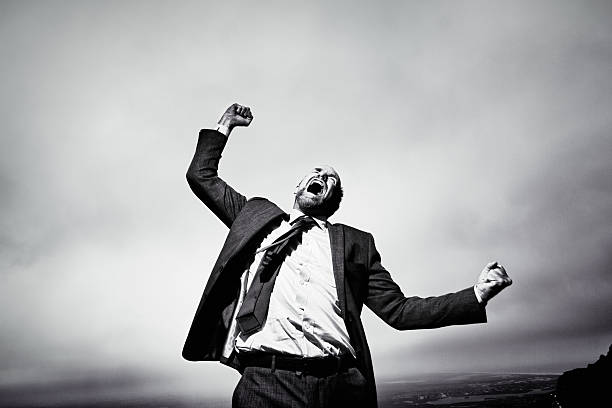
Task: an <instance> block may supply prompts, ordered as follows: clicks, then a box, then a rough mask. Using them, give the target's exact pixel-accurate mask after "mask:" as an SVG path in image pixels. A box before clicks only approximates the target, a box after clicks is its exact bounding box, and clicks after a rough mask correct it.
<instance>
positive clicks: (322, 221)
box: [289, 208, 329, 229]
mask: <svg viewBox="0 0 612 408" xmlns="http://www.w3.org/2000/svg"><path fill="white" fill-rule="evenodd" d="M303 215H305V214H304V213H303V212H301V211H300V210H298V209H297V208H293V209H291V212H290V213H289V222H290V223H292V222H293V221H295V220H296V219H297V218H298V217H301V216H303ZM312 219H313V220H315V222H316V223H317V225H318V226H319V228H321V229H325V228H327V225H328V224H329V223H328V222H327V217H320V218H317V217H312Z"/></svg>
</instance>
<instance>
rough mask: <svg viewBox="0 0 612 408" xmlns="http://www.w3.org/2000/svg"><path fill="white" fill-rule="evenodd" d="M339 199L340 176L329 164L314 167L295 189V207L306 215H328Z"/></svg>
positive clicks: (340, 194) (340, 189)
mask: <svg viewBox="0 0 612 408" xmlns="http://www.w3.org/2000/svg"><path fill="white" fill-rule="evenodd" d="M341 199H342V186H341V185H340V176H339V175H338V173H337V172H336V170H334V169H333V167H331V166H320V167H315V168H314V169H312V171H311V172H310V173H308V174H307V175H306V176H305V177H304V178H303V179H302V181H300V183H299V184H298V186H297V188H296V190H295V207H296V208H298V209H299V210H300V211H302V212H303V213H304V214H306V215H313V216H316V215H319V216H325V217H329V216H330V215H332V214H333V213H334V212H335V211H336V210H337V209H338V207H339V205H340V200H341Z"/></svg>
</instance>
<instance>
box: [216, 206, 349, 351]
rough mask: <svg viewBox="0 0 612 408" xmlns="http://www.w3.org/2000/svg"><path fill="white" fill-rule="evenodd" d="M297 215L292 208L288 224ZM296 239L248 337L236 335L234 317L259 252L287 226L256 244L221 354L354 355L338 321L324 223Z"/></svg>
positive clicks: (252, 274) (249, 281) (338, 315)
mask: <svg viewBox="0 0 612 408" xmlns="http://www.w3.org/2000/svg"><path fill="white" fill-rule="evenodd" d="M301 215H303V214H302V213H301V212H300V211H299V210H297V209H293V210H292V211H291V214H290V220H289V221H290V222H291V221H293V220H295V219H296V218H297V217H299V216H301ZM315 221H316V222H317V225H316V226H314V227H313V228H311V229H309V230H308V231H306V232H304V234H303V235H302V243H301V244H300V245H299V246H298V247H297V248H296V249H295V250H294V251H293V252H292V253H291V254H290V255H289V256H287V257H286V258H285V260H284V261H283V264H282V265H281V268H280V271H279V273H278V276H277V277H276V282H275V283H274V288H273V290H272V294H271V296H270V307H269V310H268V316H267V318H266V321H265V323H264V326H263V327H262V329H261V330H259V331H258V332H256V333H254V334H251V335H250V336H244V335H241V334H240V333H239V329H238V327H237V325H236V315H237V314H238V310H239V309H240V306H241V305H242V301H243V299H244V296H245V294H246V292H247V291H248V288H249V287H250V285H251V282H252V281H253V278H254V276H255V273H256V271H257V268H258V267H259V263H260V262H261V258H262V257H263V254H264V253H265V250H264V249H265V247H266V246H268V245H270V244H271V243H273V242H274V240H275V239H276V238H278V237H279V236H280V235H282V234H283V233H285V232H286V231H288V230H289V228H290V227H291V225H290V222H285V221H284V222H283V223H282V224H281V225H280V226H279V227H278V228H276V229H275V230H274V231H272V232H271V233H270V234H269V235H268V236H267V237H266V238H265V239H264V240H263V242H262V243H261V245H260V246H259V248H258V250H257V253H256V255H255V259H254V260H253V263H251V265H250V266H249V268H248V269H247V270H246V271H245V272H244V273H243V275H242V278H241V284H242V291H241V293H240V297H239V299H238V304H237V306H236V311H235V312H234V316H233V319H232V323H231V326H230V330H229V334H228V338H227V340H226V343H225V347H224V351H223V355H224V356H225V357H229V355H230V353H231V352H232V350H233V349H234V348H235V349H236V350H238V352H248V351H255V350H258V351H266V352H275V353H286V354H291V355H296V356H303V357H321V356H327V355H334V356H337V355H340V354H346V353H350V354H352V355H353V356H355V350H354V349H353V347H352V346H351V343H350V339H349V335H348V331H347V330H346V325H345V324H344V320H343V319H342V317H341V316H340V306H339V303H338V294H337V292H336V281H335V278H334V272H333V267H332V258H331V245H330V241H329V233H328V226H327V221H323V220H319V219H316V218H315Z"/></svg>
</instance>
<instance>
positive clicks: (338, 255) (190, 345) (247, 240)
mask: <svg viewBox="0 0 612 408" xmlns="http://www.w3.org/2000/svg"><path fill="white" fill-rule="evenodd" d="M226 141H227V138H226V137H225V136H224V135H223V134H221V133H219V132H217V131H213V130H202V131H201V132H200V135H199V139H198V144H197V147H196V152H195V155H194V158H193V160H192V162H191V165H190V166H189V169H188V171H187V180H188V183H189V185H190V187H191V189H192V190H193V192H194V193H195V194H196V195H197V196H198V197H199V198H200V200H202V202H203V203H204V204H206V206H207V207H208V208H209V209H210V210H212V212H213V213H214V214H215V215H217V217H219V218H220V219H221V221H222V222H223V223H224V224H225V225H226V226H227V227H229V234H228V235H227V238H226V240H225V244H224V245H223V248H222V249H221V253H220V254H219V257H218V258H217V261H216V262H215V265H214V267H213V269H212V272H211V274H210V277H209V279H208V282H207V284H206V287H205V288H204V293H203V295H202V298H201V300H200V303H199V305H198V308H197V311H196V314H195V317H194V319H193V323H192V325H191V329H190V330H189V334H188V336H187V340H186V342H185V347H184V348H183V357H184V358H185V359H187V360H190V361H201V360H217V361H221V362H222V363H224V364H227V365H230V366H232V367H234V368H236V369H238V370H240V369H241V367H240V365H239V363H238V362H237V360H236V359H235V358H234V357H235V353H234V354H232V356H230V358H229V359H225V358H223V357H222V351H223V346H224V343H225V341H226V338H227V335H228V331H229V327H230V323H231V318H232V316H233V312H234V310H235V308H236V304H237V300H238V295H239V293H240V276H241V275H242V273H243V272H244V270H245V269H246V268H247V267H248V265H250V263H251V262H252V260H253V256H254V252H255V250H256V249H257V247H258V246H259V244H260V243H261V242H262V240H263V238H264V237H265V236H266V235H268V233H269V232H270V231H271V230H273V229H274V228H276V227H278V226H279V225H280V223H281V221H282V220H283V219H288V215H287V214H286V213H284V212H283V211H282V210H281V209H280V208H279V207H277V206H276V205H275V204H274V203H272V202H270V201H268V200H266V199H265V198H259V197H255V198H252V199H250V200H247V199H246V198H245V197H244V196H243V195H241V194H240V193H238V192H236V191H235V190H234V189H233V188H232V187H230V186H229V185H228V184H227V183H225V182H224V181H223V180H222V179H221V178H219V176H218V174H217V169H218V164H219V159H220V158H221V153H222V151H223V148H224V147H225V143H226ZM329 236H330V243H331V251H332V263H333V271H334V277H335V281H336V288H337V291H338V300H339V304H340V310H341V315H342V318H343V319H344V322H345V324H346V328H347V331H348V334H349V336H350V339H351V344H352V346H353V348H354V349H355V352H356V354H357V361H358V368H359V369H360V370H361V372H362V373H363V375H364V377H365V378H366V381H367V387H368V390H369V396H370V399H369V400H368V401H366V402H365V405H366V406H370V407H376V405H377V402H376V387H375V383H374V372H373V369H372V360H371V356H370V350H369V348H368V343H367V341H366V336H365V333H364V330H363V325H362V323H361V318H360V315H361V310H362V308H363V305H364V304H365V305H366V306H367V307H369V308H370V309H371V310H372V311H373V312H374V313H375V314H376V315H377V316H379V317H380V318H381V319H383V320H384V321H385V322H386V323H387V324H389V325H391V326H392V327H394V328H396V329H398V330H410V329H430V328H436V327H442V326H448V325H457V324H469V323H482V322H486V313H485V309H484V307H483V306H482V305H480V304H479V303H478V301H477V299H476V296H475V294H474V290H473V288H472V287H471V286H470V287H469V288H466V289H464V290H461V291H459V292H456V293H449V294H446V295H443V296H437V297H428V298H420V297H416V296H415V297H405V296H404V294H403V293H402V291H401V289H400V288H399V286H398V285H397V284H396V283H395V282H394V281H393V279H392V278H391V275H390V274H389V272H387V271H386V270H385V268H384V267H383V266H382V264H381V259H380V255H379V253H378V251H377V250H376V246H375V245H374V238H373V237H372V235H371V234H369V233H367V232H364V231H360V230H358V229H356V228H352V227H349V226H347V225H343V224H333V225H331V227H330V228H329Z"/></svg>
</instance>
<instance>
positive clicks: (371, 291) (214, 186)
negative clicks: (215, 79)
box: [183, 104, 512, 408]
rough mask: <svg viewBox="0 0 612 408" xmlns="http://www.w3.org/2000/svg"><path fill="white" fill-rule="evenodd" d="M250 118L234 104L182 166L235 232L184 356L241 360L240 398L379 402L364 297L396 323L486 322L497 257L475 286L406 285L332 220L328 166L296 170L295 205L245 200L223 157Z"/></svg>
mask: <svg viewBox="0 0 612 408" xmlns="http://www.w3.org/2000/svg"><path fill="white" fill-rule="evenodd" d="M252 119H253V116H252V114H251V110H250V108H248V107H245V106H241V105H238V104H234V105H232V106H230V107H229V108H228V109H227V110H226V112H225V113H224V114H223V116H222V117H221V119H220V121H219V126H218V127H217V130H202V131H201V132H200V136H199V140H198V144H197V147H196V152H195V155H194V158H193V160H192V162H191V165H190V166H189V170H188V171H187V180H188V182H189V185H190V186H191V188H192V190H193V191H194V193H195V194H196V195H197V196H198V198H200V200H202V202H203V203H204V204H206V206H207V207H208V208H209V209H210V210H211V211H212V212H213V213H214V214H215V215H216V216H217V217H219V219H221V221H222V222H223V223H224V224H225V225H226V226H227V227H229V234H228V236H227V239H226V241H225V244H224V246H223V249H222V250H221V253H220V255H219V257H218V259H217V262H216V263H215V265H214V267H213V270H212V272H211V275H210V278H209V280H208V283H207V284H206V287H205V289H204V294H203V295H202V298H201V300H200V304H199V306H198V309H197V311H196V315H195V317H194V320H193V323H192V326H191V329H190V331H189V335H188V337H187V341H186V343H185V347H184V349H183V357H184V358H186V359H187V360H191V361H201V360H219V361H221V362H222V363H224V364H227V365H229V366H231V367H234V368H236V369H237V370H239V371H240V372H241V373H242V378H241V379H240V381H239V383H238V385H237V386H236V389H235V391H234V395H233V399H232V405H233V406H234V407H249V408H253V407H336V406H364V407H376V405H377V402H376V388H375V384H374V373H373V370H372V361H371V357H370V351H369V348H368V344H367V341H366V337H365V333H364V330H363V326H362V323H361V319H360V314H361V310H362V307H363V305H364V304H365V305H366V306H368V307H369V308H370V309H371V310H372V311H373V312H374V313H376V315H378V316H379V317H380V318H381V319H383V320H384V321H385V322H386V323H388V324H389V325H391V326H392V327H394V328H396V329H398V330H409V329H423V328H435V327H442V326H448V325H456V324H470V323H483V322H486V313H485V305H486V303H487V301H489V300H490V299H491V298H492V297H493V296H495V295H496V294H497V293H499V291H501V290H502V289H503V288H504V287H506V286H508V285H510V284H511V283H512V281H511V279H510V278H509V277H508V275H507V274H506V271H505V269H504V268H503V267H502V266H501V265H499V264H498V263H497V262H491V263H489V264H488V265H487V266H486V267H485V268H484V270H483V271H482V272H481V274H480V276H479V278H478V280H477V283H476V285H474V286H470V287H468V288H466V289H464V290H461V291H459V292H456V293H449V294H446V295H443V296H437V297H429V298H419V297H408V298H407V297H405V296H404V295H403V293H402V291H401V290H400V288H399V287H398V285H397V284H396V283H395V282H394V281H393V280H392V279H391V276H390V274H389V273H388V272H387V271H386V270H385V268H384V267H383V266H382V264H381V258H380V255H379V253H378V251H377V249H376V247H375V245H374V239H373V237H372V235H371V234H369V233H367V232H364V231H360V230H358V229H355V228H352V227H349V226H346V225H342V224H330V223H329V222H328V221H327V219H328V217H330V216H331V215H332V214H333V213H334V212H335V211H336V210H337V209H338V207H339V205H340V201H341V199H342V194H343V192H342V186H341V181H340V176H339V175H338V173H337V172H336V171H335V170H334V169H333V168H332V167H329V166H321V167H316V168H314V169H313V170H312V171H311V172H310V173H309V174H307V175H306V176H305V177H304V178H303V179H302V180H301V181H300V183H299V184H298V186H297V187H296V190H295V192H294V194H295V201H294V206H293V210H292V211H291V213H290V214H286V213H285V212H284V211H282V210H281V209H280V208H278V207H277V206H276V205H275V204H273V203H272V202H270V201H268V200H266V199H264V198H259V197H255V198H251V199H250V200H247V199H246V198H245V197H244V196H243V195H241V194H240V193H238V192H236V191H235V190H234V189H233V188H232V187H230V186H229V185H228V184H227V183H226V182H225V181H223V180H222V179H221V178H219V176H218V174H217V169H218V164H219V160H220V158H221V153H222V151H223V148H224V147H225V144H226V142H227V139H228V137H229V135H230V133H231V131H232V129H234V128H235V127H237V126H249V124H250V123H251V121H252ZM254 162H255V161H254Z"/></svg>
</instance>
